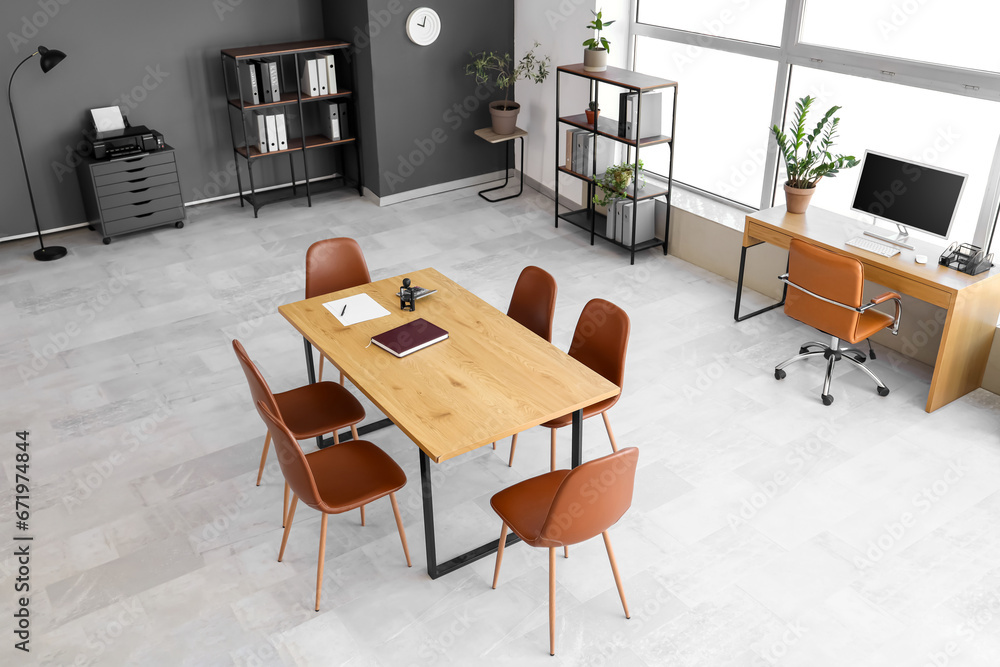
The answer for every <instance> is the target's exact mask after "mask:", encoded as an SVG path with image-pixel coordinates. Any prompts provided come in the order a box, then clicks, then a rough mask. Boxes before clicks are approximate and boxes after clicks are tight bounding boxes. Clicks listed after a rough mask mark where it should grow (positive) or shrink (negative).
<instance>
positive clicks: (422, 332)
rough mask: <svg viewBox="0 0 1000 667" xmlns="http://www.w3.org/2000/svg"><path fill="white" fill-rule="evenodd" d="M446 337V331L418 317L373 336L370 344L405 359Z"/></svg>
mask: <svg viewBox="0 0 1000 667" xmlns="http://www.w3.org/2000/svg"><path fill="white" fill-rule="evenodd" d="M447 337H448V332H447V331H445V330H444V329H442V328H441V327H439V326H436V325H434V324H431V323H430V322H428V321H427V320H425V319H424V318H422V317H418V318H417V319H415V320H413V321H412V322H407V323H406V324H404V325H402V326H398V327H396V328H395V329H390V330H389V331H386V332H385V333H380V334H379V335H377V336H374V337H373V338H372V342H373V343H375V344H376V345H378V346H379V347H381V348H382V349H383V350H385V351H387V352H391V353H392V354H394V355H396V356H397V357H405V356H406V355H408V354H410V353H411V352H416V351H417V350H420V349H423V348H425V347H427V346H428V345H433V344H434V343H437V342H438V341H442V340H444V339H445V338H447Z"/></svg>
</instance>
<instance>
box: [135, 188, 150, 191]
mask: <svg viewBox="0 0 1000 667" xmlns="http://www.w3.org/2000/svg"><path fill="white" fill-rule="evenodd" d="M148 189H149V188H140V189H138V190H132V192H145V191H146V190H148Z"/></svg>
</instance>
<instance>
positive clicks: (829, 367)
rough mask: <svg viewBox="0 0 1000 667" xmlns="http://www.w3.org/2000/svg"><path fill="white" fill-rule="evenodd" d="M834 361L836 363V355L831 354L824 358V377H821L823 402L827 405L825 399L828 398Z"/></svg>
mask: <svg viewBox="0 0 1000 667" xmlns="http://www.w3.org/2000/svg"><path fill="white" fill-rule="evenodd" d="M835 363H837V356H836V355H833V354H831V355H830V356H829V358H828V359H827V360H826V377H824V378H823V403H825V404H826V405H829V403H827V400H828V399H829V398H830V382H832V381H833V365H834V364H835ZM831 402H832V401H831Z"/></svg>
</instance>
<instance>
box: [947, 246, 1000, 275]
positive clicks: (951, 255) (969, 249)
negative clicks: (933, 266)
mask: <svg viewBox="0 0 1000 667" xmlns="http://www.w3.org/2000/svg"><path fill="white" fill-rule="evenodd" d="M938 264H940V265H941V266H947V267H948V268H949V269H955V270H956V271H961V272H962V273H968V274H969V275H970V276H975V275H977V274H980V273H982V272H983V271H989V270H990V269H992V268H993V253H990V254H988V255H987V254H986V253H985V252H984V251H983V250H981V249H980V248H979V246H974V245H972V244H971V243H952V244H951V245H950V246H948V249H947V250H945V251H944V252H943V253H941V257H940V258H939V259H938Z"/></svg>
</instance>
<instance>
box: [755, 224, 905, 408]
mask: <svg viewBox="0 0 1000 667" xmlns="http://www.w3.org/2000/svg"><path fill="white" fill-rule="evenodd" d="M779 279H780V280H781V281H782V282H784V283H785V284H787V285H788V286H789V287H791V288H792V289H790V290H788V294H787V296H786V298H785V314H786V315H788V316H789V317H791V318H793V319H796V320H798V321H800V322H802V323H804V324H808V325H809V326H811V327H813V328H815V329H819V330H820V331H822V332H823V333H825V334H827V335H828V336H830V338H831V341H830V344H829V345H826V344H823V343H817V342H814V341H810V342H808V343H806V344H805V345H803V346H802V347H800V348H799V353H798V354H797V355H795V356H794V357H792V358H791V359H788V360H786V361H783V362H781V363H780V364H778V365H777V366H775V368H774V377H775V379H778V380H781V379H783V378H784V377H785V375H786V373H785V370H784V369H785V367H786V366H788V365H790V364H794V363H795V362H796V361H800V360H802V359H806V358H807V357H813V356H816V355H819V354H822V355H823V356H824V357H825V358H826V360H827V363H826V379H825V380H824V381H823V393H822V394H821V395H820V397H821V398H822V399H823V404H824V405H830V404H831V403H833V396H832V395H831V394H830V381H831V378H832V377H833V366H834V364H835V363H836V362H838V361H840V360H841V359H846V360H847V361H849V362H850V363H851V364H852V365H854V366H855V367H857V368H860V369H861V370H863V371H864V372H865V373H867V374H868V376H869V377H870V378H871V379H872V380H874V381H875V384H876V385H878V387H877V388H878V393H879V396H888V395H889V388H888V387H886V386H885V384H884V383H883V382H882V381H881V380H880V379H878V377H877V376H876V375H875V374H874V373H872V372H871V370H869V369H868V367H866V366H864V365H863V364H864V362H865V354H864V353H863V352H862V351H861V350H859V349H857V348H855V347H842V346H841V342H842V341H843V342H846V343H848V344H849V345H856V344H857V343H859V342H861V341H863V340H867V339H868V338H869V337H870V336H872V335H873V334H875V333H877V332H879V331H881V330H882V329H891V330H892V335H893V336H895V335H896V333H897V332H898V330H899V316H900V312H901V304H900V297H899V295H898V294H896V293H895V292H886V293H885V294H882V295H879V296H877V297H875V298H874V299H872V300H871V301H869V302H868V303H867V304H864V305H862V300H863V292H864V287H865V267H864V265H863V264H862V263H861V262H859V261H858V260H856V259H854V258H853V257H845V256H843V255H838V254H837V253H835V252H831V251H829V250H826V249H825V248H820V247H817V246H814V245H811V244H809V243H805V242H803V241H799V240H798V239H792V242H791V245H790V247H789V248H788V273H786V274H784V275H783V276H780V277H779ZM886 301H894V302H895V304H896V313H895V315H893V316H889V315H886V314H885V313H880V312H878V311H877V310H872V308H873V306H876V305H878V304H881V303H885V302H886ZM868 352H869V356H871V358H872V359H874V358H875V351H874V350H873V349H872V346H871V341H868Z"/></svg>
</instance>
